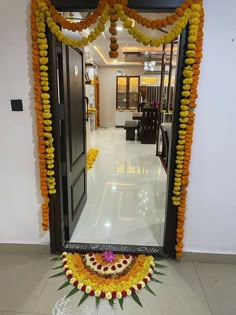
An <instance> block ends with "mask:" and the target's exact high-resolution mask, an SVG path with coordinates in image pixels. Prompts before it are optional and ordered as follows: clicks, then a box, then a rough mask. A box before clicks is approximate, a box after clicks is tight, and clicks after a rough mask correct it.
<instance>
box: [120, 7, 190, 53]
mask: <svg viewBox="0 0 236 315" xmlns="http://www.w3.org/2000/svg"><path fill="white" fill-rule="evenodd" d="M116 8H117V14H118V16H119V17H120V19H121V21H123V25H124V28H126V29H127V30H128V33H129V34H130V35H131V36H133V38H134V39H135V40H136V41H137V42H139V43H142V44H143V45H144V46H148V45H150V46H151V47H159V46H160V45H162V44H169V43H170V42H172V41H173V40H174V39H175V38H176V37H178V36H179V35H180V34H181V33H182V31H183V29H184V28H185V27H186V25H187V23H188V21H189V19H190V16H191V10H190V9H187V10H186V11H185V12H184V14H183V16H182V17H181V18H180V19H179V21H178V22H177V23H176V25H175V26H174V27H173V28H172V29H171V30H170V31H169V32H168V33H167V34H166V35H164V36H160V37H158V38H152V37H150V36H147V35H145V34H144V33H143V32H141V31H140V30H139V29H137V28H136V27H135V26H132V25H133V22H132V20H130V19H129V18H128V16H127V15H126V14H125V12H124V9H123V8H122V6H121V5H119V4H118V5H116Z"/></svg>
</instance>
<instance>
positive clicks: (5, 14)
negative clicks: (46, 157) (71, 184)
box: [0, 0, 49, 243]
mask: <svg viewBox="0 0 236 315" xmlns="http://www.w3.org/2000/svg"><path fill="white" fill-rule="evenodd" d="M29 3H30V1H28V0H21V1H13V0H1V3H0V6H1V10H0V29H1V32H0V42H1V59H0V68H1V76H0V86H1V88H0V117H1V124H0V146H1V157H0V161H1V163H0V174H1V181H0V209H1V211H0V212H1V220H0V242H11V243H45V242H48V240H49V237H48V233H42V232H41V228H40V197H39V194H38V193H37V191H39V181H38V178H39V174H38V161H37V160H36V156H37V155H36V148H35V143H36V131H35V127H34V125H35V121H34V108H33V102H32V99H33V96H32V90H31V89H32V80H33V78H32V72H31V51H30V47H31V43H30V22H29V12H30V11H29ZM11 99H22V100H23V106H24V111H23V112H12V111H11V104H10V100H11Z"/></svg>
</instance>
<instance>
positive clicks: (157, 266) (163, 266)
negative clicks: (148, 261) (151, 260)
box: [155, 263, 167, 268]
mask: <svg viewBox="0 0 236 315" xmlns="http://www.w3.org/2000/svg"><path fill="white" fill-rule="evenodd" d="M155 267H156V268H167V266H166V265H160V264H156V263H155Z"/></svg>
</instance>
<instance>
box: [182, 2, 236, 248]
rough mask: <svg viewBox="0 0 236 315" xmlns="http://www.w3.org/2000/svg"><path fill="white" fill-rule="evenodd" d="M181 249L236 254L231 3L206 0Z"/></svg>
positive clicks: (235, 69)
mask: <svg viewBox="0 0 236 315" xmlns="http://www.w3.org/2000/svg"><path fill="white" fill-rule="evenodd" d="M204 3H205V9H206V18H205V38H204V51H203V53H204V58H203V61H202V66H201V77H200V86H199V100H198V104H199V107H198V108H197V110H196V113H197V116H196V126H195V134H194V143H193V154H192V161H191V181H190V186H189V191H190V193H189V198H188V212H187V222H186V235H185V241H184V243H185V250H186V251H194V252H195V251H199V252H216V253H217V252H219V253H236V192H235V191H236V190H235V187H236V185H235V182H236V166H235V161H236V140H235V135H236V122H235V121H236V120H235V119H236V102H235V99H236V97H235V96H236V94H235V91H236V78H235V73H236V61H235V56H236V22H235V9H236V3H235V0H228V1H226V2H224V1H220V0H217V1H211V0H206V1H204Z"/></svg>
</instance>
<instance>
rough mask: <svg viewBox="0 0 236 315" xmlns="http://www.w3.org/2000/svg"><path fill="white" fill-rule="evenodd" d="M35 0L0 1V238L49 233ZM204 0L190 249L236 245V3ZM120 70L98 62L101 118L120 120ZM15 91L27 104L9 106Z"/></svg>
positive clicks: (31, 238) (39, 237)
mask: <svg viewBox="0 0 236 315" xmlns="http://www.w3.org/2000/svg"><path fill="white" fill-rule="evenodd" d="M29 2H30V1H29V0H21V1H14V0H1V2H0V6H1V8H2V9H1V10H0V29H1V32H0V40H1V59H0V65H1V74H2V75H1V76H0V86H1V88H0V117H1V124H0V145H1V157H0V162H1V163H0V171H1V173H0V174H1V180H0V213H1V220H0V242H19V243H43V242H47V241H48V233H42V232H41V227H40V222H41V219H40V201H41V199H40V197H39V194H38V191H39V180H38V163H37V160H36V157H37V153H36V147H35V143H36V132H35V127H34V125H35V120H34V109H33V102H32V90H31V89H32V82H33V81H32V73H31V51H30V48H29V47H30V29H29V25H30V23H29V18H28V17H29ZM204 3H205V8H206V23H205V41H204V59H203V63H202V71H201V79H200V86H199V100H198V104H199V107H198V108H197V111H196V112H197V117H196V128H195V134H194V144H193V156H192V163H191V180H190V187H189V191H190V192H189V198H188V212H187V221H186V235H185V250H187V251H199V252H222V253H236V228H235V227H236V223H235V222H236V197H235V196H236V193H235V181H236V167H235V160H236V143H235V142H236V141H235V140H234V135H235V134H236V124H235V117H236V109H235V106H236V105H235V90H236V79H235V73H236V62H235V56H236V47H235V45H236V38H235V37H234V36H235V34H236V23H235V17H234V15H235V14H234V11H235V10H233V8H235V6H236V5H235V2H234V0H228V1H227V3H224V2H222V1H220V0H217V1H211V0H205V1H204ZM229 8H230V9H229ZM6 12H10V13H11V14H10V15H9V14H6ZM232 39H234V41H232ZM218 69H220V70H218ZM116 70H117V69H116ZM116 70H115V69H114V70H112V69H111V68H109V69H104V68H102V69H101V68H100V80H101V102H103V104H106V107H105V106H104V110H103V112H102V122H103V123H104V124H107V125H113V124H114V116H113V114H111V111H109V110H110V108H111V107H113V109H114V108H115V96H114V95H115V80H114V82H112V80H110V78H111V76H112V77H113V76H114V73H115V72H116ZM132 70H133V68H132ZM126 72H127V74H131V73H128V71H126ZM138 72H139V70H138ZM136 74H138V73H136ZM105 75H106V78H105ZM104 78H105V79H104ZM112 95H113V96H112ZM15 98H21V99H22V100H23V104H24V111H23V112H15V113H14V112H11V109H10V99H15ZM112 112H113V113H114V111H113V110H112Z"/></svg>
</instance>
